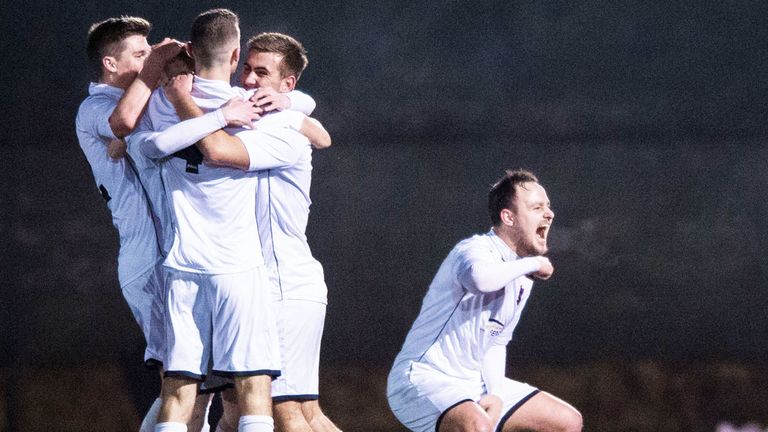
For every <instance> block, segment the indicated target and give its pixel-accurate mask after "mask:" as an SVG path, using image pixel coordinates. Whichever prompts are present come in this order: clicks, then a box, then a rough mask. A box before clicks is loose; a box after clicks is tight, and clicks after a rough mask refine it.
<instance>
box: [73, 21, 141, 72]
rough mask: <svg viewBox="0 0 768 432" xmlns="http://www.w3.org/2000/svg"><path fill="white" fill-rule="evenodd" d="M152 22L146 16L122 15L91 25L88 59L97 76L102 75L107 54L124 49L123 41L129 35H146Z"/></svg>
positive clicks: (87, 48) (115, 54)
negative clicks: (102, 61)
mask: <svg viewBox="0 0 768 432" xmlns="http://www.w3.org/2000/svg"><path fill="white" fill-rule="evenodd" d="M151 29H152V24H150V23H149V21H147V20H145V19H144V18H140V17H133V16H125V15H123V16H121V17H118V18H108V19H105V20H104V21H100V22H97V23H95V24H93V25H91V28H90V29H89V30H88V45H87V47H86V52H87V53H88V61H89V62H90V64H91V67H92V68H93V70H94V72H96V74H97V76H100V75H101V59H103V58H104V57H105V56H108V55H109V56H117V55H118V54H119V53H120V51H121V50H122V42H123V40H125V39H126V38H127V37H129V36H133V35H141V36H144V37H146V36H147V35H148V34H149V31H150V30H151Z"/></svg>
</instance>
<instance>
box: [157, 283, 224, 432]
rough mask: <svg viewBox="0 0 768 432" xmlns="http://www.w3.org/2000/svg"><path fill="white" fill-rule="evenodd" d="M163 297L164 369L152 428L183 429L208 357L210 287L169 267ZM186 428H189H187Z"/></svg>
mask: <svg viewBox="0 0 768 432" xmlns="http://www.w3.org/2000/svg"><path fill="white" fill-rule="evenodd" d="M167 285H168V289H167V293H166V299H165V314H164V315H165V336H166V337H165V341H166V346H167V350H166V354H167V355H166V363H165V367H166V373H165V378H163V386H162V405H161V407H160V415H159V417H158V424H157V427H156V428H155V430H156V431H161V430H163V431H164V430H173V431H176V430H178V431H186V430H187V424H188V423H189V422H190V421H191V420H192V416H193V412H194V406H195V401H196V399H197V396H198V387H199V384H200V382H201V381H202V380H203V379H204V377H205V373H206V372H207V368H204V365H208V363H209V358H210V347H211V333H210V328H211V318H210V316H211V314H210V310H211V305H210V303H209V302H208V300H207V298H206V296H205V295H198V294H200V293H201V292H202V293H205V292H207V291H210V286H209V285H210V283H209V281H208V280H207V278H206V277H205V276H204V275H198V274H191V273H185V272H178V271H170V272H169V273H168V277H167ZM190 432H192V431H191V430H190Z"/></svg>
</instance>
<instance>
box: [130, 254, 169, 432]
mask: <svg viewBox="0 0 768 432" xmlns="http://www.w3.org/2000/svg"><path fill="white" fill-rule="evenodd" d="M164 280H165V277H164V274H163V268H162V266H161V264H160V263H158V264H157V265H155V266H154V267H152V268H150V269H148V270H147V271H146V272H145V273H144V274H142V275H141V276H139V277H138V278H136V279H134V280H133V281H132V282H130V283H128V284H127V285H126V286H124V287H123V288H122V292H123V297H124V298H125V300H126V302H127V303H128V306H129V307H130V309H131V312H132V313H133V316H134V318H135V319H136V322H137V323H138V324H139V326H140V327H141V330H142V333H144V340H145V341H146V344H147V347H146V349H145V351H144V363H145V365H146V366H147V367H148V368H151V369H152V368H157V369H161V368H162V364H163V360H164V359H163V353H164V351H165V349H164V347H165V328H164V321H165V320H164V318H163V301H164V289H165V287H164ZM160 377H161V382H162V371H161V373H160ZM160 405H161V399H160V395H158V397H157V398H156V399H155V401H154V402H153V403H152V405H151V406H150V407H149V410H148V411H147V413H146V415H145V416H144V419H143V420H142V422H141V428H140V429H139V430H140V432H151V431H153V430H154V429H155V424H156V423H157V415H158V412H159V411H160Z"/></svg>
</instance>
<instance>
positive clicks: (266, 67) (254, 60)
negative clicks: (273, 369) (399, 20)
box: [240, 33, 339, 432]
mask: <svg viewBox="0 0 768 432" xmlns="http://www.w3.org/2000/svg"><path fill="white" fill-rule="evenodd" d="M307 63H308V61H307V57H306V50H305V49H304V47H303V46H302V44H301V43H300V42H299V41H297V40H296V39H294V38H292V37H290V36H288V35H285V34H281V33H261V34H259V35H256V36H254V37H252V38H251V39H250V40H249V41H248V57H247V58H246V61H245V62H244V64H243V72H242V74H241V76H240V85H242V86H243V87H244V88H246V89H256V88H258V89H262V90H260V92H257V94H256V96H257V97H258V96H260V95H261V94H263V93H262V92H263V89H273V90H275V91H277V92H278V93H280V94H282V93H286V92H289V91H292V90H293V89H294V88H295V86H296V83H297V81H298V80H299V78H300V76H301V73H302V72H303V71H304V69H305V68H306V67H307ZM266 118H267V119H268V118H269V116H267V117H266ZM279 150H281V152H282V155H283V156H282V158H283V159H284V160H285V163H284V164H283V165H282V166H276V167H274V168H271V169H269V170H266V171H264V172H262V173H261V175H260V176H259V188H258V193H257V199H256V205H257V220H258V222H259V234H260V237H261V242H262V252H263V254H264V260H265V262H266V264H267V267H268V268H269V270H270V279H271V282H272V288H273V292H274V295H273V298H274V301H275V310H276V311H277V323H278V331H279V332H280V347H281V359H282V374H281V375H280V377H278V378H277V379H275V380H274V381H273V382H272V401H273V403H274V415H275V422H276V424H277V425H278V426H279V429H280V430H282V431H286V432H313V431H314V432H338V431H339V428H338V427H336V426H335V425H334V424H333V422H331V420H330V419H328V418H327V417H326V416H325V414H324V413H323V412H322V410H321V409H320V405H319V403H318V397H319V386H318V381H319V365H320V341H321V339H322V334H323V323H324V320H325V309H326V304H327V291H328V290H327V288H326V286H325V282H324V277H323V267H322V265H321V264H320V263H319V262H318V261H317V260H316V259H315V258H314V257H313V256H312V251H311V250H310V248H309V244H308V243H307V237H306V235H305V231H306V228H307V220H308V218H309V206H310V204H311V200H310V196H309V190H310V184H311V180H312V148H311V147H310V146H309V145H307V143H306V141H305V140H301V141H299V142H298V143H296V144H295V145H286V146H283V147H281V148H280V149H279Z"/></svg>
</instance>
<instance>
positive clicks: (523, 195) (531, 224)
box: [510, 182, 555, 257]
mask: <svg viewBox="0 0 768 432" xmlns="http://www.w3.org/2000/svg"><path fill="white" fill-rule="evenodd" d="M516 188H517V189H516V190H515V202H514V203H513V206H512V209H511V212H512V219H513V221H514V223H513V224H512V226H511V227H510V237H511V239H512V242H513V243H514V245H515V248H514V249H515V253H517V255H518V256H521V257H525V256H537V255H544V254H545V253H547V235H548V234H549V228H550V227H551V226H552V220H553V219H554V217H555V213H554V212H553V211H552V209H551V208H550V207H549V198H548V197H547V192H546V191H545V190H544V188H543V187H542V186H541V185H540V184H538V183H532V182H529V183H523V184H519V185H517V186H516Z"/></svg>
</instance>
